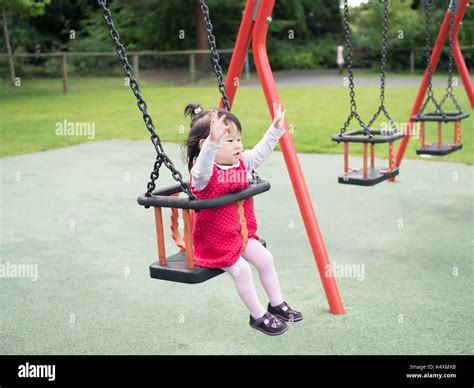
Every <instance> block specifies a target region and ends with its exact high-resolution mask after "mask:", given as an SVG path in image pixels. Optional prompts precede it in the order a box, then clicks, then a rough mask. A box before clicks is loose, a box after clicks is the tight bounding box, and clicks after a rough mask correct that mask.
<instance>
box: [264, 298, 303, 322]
mask: <svg viewBox="0 0 474 388" xmlns="http://www.w3.org/2000/svg"><path fill="white" fill-rule="evenodd" d="M268 312H269V313H271V314H273V315H274V316H276V317H277V318H279V319H281V320H282V321H286V322H299V321H302V320H303V314H301V313H300V312H299V311H296V310H293V309H292V308H291V307H290V306H288V304H287V303H286V302H283V303H282V304H279V305H278V306H272V305H271V304H270V303H269V304H268Z"/></svg>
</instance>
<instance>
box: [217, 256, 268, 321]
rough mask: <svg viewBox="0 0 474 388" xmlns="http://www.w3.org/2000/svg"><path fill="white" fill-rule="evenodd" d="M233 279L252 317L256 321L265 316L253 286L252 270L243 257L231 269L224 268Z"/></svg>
mask: <svg viewBox="0 0 474 388" xmlns="http://www.w3.org/2000/svg"><path fill="white" fill-rule="evenodd" d="M223 270H224V271H226V272H227V273H228V274H229V275H230V276H232V279H234V283H235V288H236V289H237V293H238V294H239V296H240V299H242V302H244V304H245V306H247V309H248V310H249V312H250V315H252V317H253V318H254V319H258V318H260V317H262V316H263V314H265V312H266V310H265V309H264V308H263V306H262V304H261V303H260V301H259V300H258V297H257V292H256V291H255V286H254V284H253V278H252V270H251V269H250V265H249V263H247V262H246V261H245V260H244V259H243V258H242V257H240V258H239V260H237V261H236V262H235V264H233V265H231V266H230V267H226V268H223Z"/></svg>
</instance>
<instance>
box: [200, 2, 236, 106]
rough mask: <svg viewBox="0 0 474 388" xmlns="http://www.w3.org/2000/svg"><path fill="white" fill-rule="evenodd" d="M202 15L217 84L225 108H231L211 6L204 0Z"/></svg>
mask: <svg viewBox="0 0 474 388" xmlns="http://www.w3.org/2000/svg"><path fill="white" fill-rule="evenodd" d="M200 4H201V11H202V16H203V17H204V24H205V27H206V31H207V40H208V41H209V48H210V50H211V58H212V63H213V65H214V72H215V74H216V79H217V85H218V87H219V91H220V93H221V96H222V104H223V105H224V108H225V110H230V103H229V98H228V97H227V90H226V87H225V83H224V76H223V74H222V68H221V65H220V64H219V62H220V58H219V53H218V51H217V45H216V37H215V36H214V35H213V33H212V30H213V26H212V23H211V17H210V15H209V7H208V6H207V4H206V2H205V1H204V0H200Z"/></svg>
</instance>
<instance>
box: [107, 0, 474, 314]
mask: <svg viewBox="0 0 474 388" xmlns="http://www.w3.org/2000/svg"><path fill="white" fill-rule="evenodd" d="M424 1H426V2H427V3H429V6H428V7H427V6H426V3H425V17H426V19H425V20H426V27H427V28H428V27H429V13H427V12H426V11H427V9H429V8H430V7H431V0H424ZM381 2H382V3H383V7H384V8H383V24H382V25H383V27H382V49H381V83H380V96H379V99H380V104H379V107H378V109H377V111H376V112H375V114H374V115H373V116H372V118H371V119H370V120H369V121H368V123H367V124H366V123H365V122H364V121H363V120H362V118H361V117H360V115H359V114H358V113H357V106H356V99H355V86H354V75H353V66H352V43H351V36H350V30H349V7H348V4H347V0H344V30H345V38H346V47H347V53H348V72H349V90H350V92H349V95H350V102H351V112H350V115H349V117H348V118H347V120H346V122H345V123H344V125H343V127H342V128H341V130H340V133H339V134H338V135H334V136H333V137H332V140H333V141H336V142H337V143H340V142H342V143H344V175H343V176H341V177H339V182H340V183H347V184H355V185H362V186H373V185H375V184H377V183H379V182H382V181H384V180H392V181H393V180H394V179H395V176H396V175H398V173H399V170H398V169H399V166H400V164H401V161H402V159H403V154H404V152H405V149H406V146H407V143H408V141H409V138H410V133H411V132H410V131H407V132H406V133H401V132H400V131H399V129H398V128H397V127H396V125H395V123H394V122H393V120H392V119H391V117H390V114H389V112H388V110H387V109H386V107H385V105H384V100H385V69H386V63H387V42H388V39H387V33H388V0H381ZM98 3H99V5H100V7H101V9H102V14H103V18H104V20H105V22H106V24H107V26H108V28H109V32H110V36H111V38H112V40H113V42H114V43H115V48H116V51H117V54H118V55H119V57H120V59H121V61H122V65H123V69H124V72H125V75H126V76H127V77H128V78H129V80H130V87H131V89H132V91H133V94H134V95H135V97H136V99H137V106H138V108H139V110H140V111H141V113H142V115H143V120H144V122H145V126H146V128H147V130H148V131H149V133H150V139H151V142H152V144H153V146H154V147H155V150H156V158H155V162H154V164H153V170H152V172H151V173H150V180H149V182H148V184H147V190H146V193H145V194H143V195H140V196H139V197H138V203H139V204H140V205H142V206H144V207H145V208H149V207H153V208H154V215H155V225H156V237H157V243H158V261H157V262H155V263H153V264H151V265H150V275H151V277H152V278H155V279H160V280H168V281H173V282H179V283H188V284H196V283H201V282H204V281H206V280H209V279H211V278H213V277H215V276H218V275H220V274H221V273H223V271H222V270H221V269H211V268H203V267H199V266H196V265H195V264H194V259H193V241H192V228H193V220H194V212H198V211H200V210H205V209H211V208H217V207H221V206H228V205H231V204H235V205H236V209H237V211H238V213H239V215H241V210H242V201H243V200H244V199H247V198H250V199H251V200H253V197H254V196H256V195H259V194H262V193H264V192H266V191H268V190H270V183H269V182H267V181H265V180H262V179H261V178H260V177H259V176H258V174H257V173H256V172H255V171H252V179H251V180H250V182H249V185H248V187H247V188H246V189H244V190H241V191H238V192H233V193H230V194H227V195H224V196H221V197H217V198H212V199H207V200H197V199H196V198H195V196H194V195H193V194H192V192H191V189H190V186H189V182H187V181H184V179H183V175H182V174H181V173H180V172H179V171H178V170H177V169H176V167H175V166H174V164H173V162H172V160H171V159H170V158H169V157H168V156H167V155H166V153H165V151H164V149H163V145H162V143H161V139H160V137H159V135H158V134H157V133H156V131H155V125H154V123H153V120H152V118H151V117H150V115H149V114H148V111H147V104H146V102H145V101H144V99H143V97H142V95H141V90H140V86H139V84H138V82H137V80H136V79H135V78H134V76H133V71H132V67H131V66H130V64H129V61H128V56H127V53H126V51H125V48H124V46H123V44H122V43H121V41H120V35H119V33H118V31H117V29H116V28H115V25H114V22H113V19H112V15H111V12H110V10H109V9H108V7H107V1H106V0H98ZM467 4H468V0H453V1H452V2H451V3H450V7H449V9H448V12H447V14H446V16H445V19H444V22H443V26H442V28H441V31H440V34H439V36H438V39H437V41H436V45H435V47H434V50H433V52H432V54H431V58H430V60H429V65H428V68H427V70H426V72H425V76H424V79H423V82H422V85H421V87H420V90H419V92H418V97H417V99H416V102H415V105H414V107H413V109H412V113H411V115H410V122H409V126H410V127H411V124H412V122H415V121H420V122H423V123H424V122H425V121H437V122H438V125H440V123H442V122H447V121H454V122H455V128H456V129H455V139H454V146H453V145H450V144H446V145H445V144H444V143H441V146H440V145H439V144H440V140H439V138H438V145H437V146H438V152H439V153H438V155H442V154H444V153H440V151H442V152H445V151H449V152H453V151H455V150H457V149H460V146H459V145H460V141H461V135H460V124H459V122H460V120H462V119H463V118H465V117H467V116H468V114H466V113H462V112H461V110H460V108H459V105H458V104H457V103H456V107H457V108H458V110H459V112H455V113H454V114H453V113H452V112H443V111H442V110H441V109H439V108H440V106H441V105H442V104H436V107H437V110H436V111H435V112H434V113H430V114H424V113H423V110H424V108H425V107H426V105H427V103H425V104H424V105H423V107H422V106H421V104H422V100H423V99H424V96H425V93H426V91H427V89H428V85H429V95H428V99H430V96H431V99H432V100H434V97H432V88H431V77H432V74H434V71H435V69H436V65H437V62H438V60H439V56H440V53H441V50H442V46H443V45H444V42H445V40H446V36H447V33H448V29H449V31H450V65H449V79H448V82H449V84H448V85H451V81H452V58H453V57H454V60H455V61H456V64H457V67H458V69H459V71H460V73H461V76H462V79H463V83H464V87H465V89H466V91H467V93H468V95H469V99H470V101H471V105H474V98H473V95H472V84H471V81H470V78H469V73H468V71H467V68H466V65H465V63H464V60H463V58H462V54H461V50H460V48H459V43H458V41H457V34H458V30H459V24H460V22H461V20H462V18H463V16H464V12H465V10H466V6H467ZM274 5H275V0H247V3H246V6H245V10H244V13H243V17H242V22H241V24H240V29H239V32H238V35H237V40H236V44H235V47H234V51H233V54H232V58H231V61H230V65H229V68H228V71H227V77H226V79H225V82H224V76H223V72H222V69H221V66H220V64H219V62H220V58H219V53H218V51H217V44H216V39H215V36H214V35H213V33H212V32H213V26H212V22H211V18H210V14H209V8H208V6H207V4H206V2H205V0H200V6H201V11H202V15H203V18H204V22H205V27H206V31H207V35H208V42H209V48H210V51H211V58H212V62H213V67H214V72H215V75H216V80H217V85H218V89H219V92H220V94H221V98H220V107H221V108H224V109H226V110H230V109H231V107H232V103H233V100H234V97H235V94H236V92H237V88H238V82H235V80H239V79H240V76H241V73H242V69H243V65H244V60H245V56H246V53H247V51H248V48H249V45H250V41H252V54H253V58H254V61H255V66H256V69H257V73H258V76H259V79H260V83H261V85H262V89H263V92H264V95H265V100H266V103H267V106H268V108H269V112H270V116H271V117H272V118H273V109H272V107H273V103H274V102H275V103H277V104H278V103H280V98H279V95H278V91H277V88H276V84H275V81H274V78H273V73H272V70H271V68H270V64H269V61H268V57H267V49H266V35H267V32H268V26H269V24H270V23H271V22H272V17H271V14H272V10H273V7H274ZM449 18H450V21H449ZM448 25H449V27H448ZM427 36H429V31H428V32H427ZM428 44H429V41H428V40H427V52H429V46H428ZM448 97H450V98H451V99H453V101H455V99H454V96H453V94H452V88H451V87H448V89H447V96H445V98H443V100H442V102H444V100H446V99H447V98H448ZM427 101H428V100H427ZM380 113H382V114H383V115H384V116H385V117H386V119H387V120H388V122H389V123H390V126H391V128H390V129H389V130H381V129H373V128H371V125H372V124H373V123H374V121H375V120H376V118H377V117H378V116H379V115H380ZM354 117H355V118H356V119H357V121H358V122H359V124H360V126H361V128H358V129H356V130H353V131H350V132H347V131H346V130H347V128H348V126H349V124H350V121H351V120H352V118H354ZM423 125H424V124H423ZM423 133H424V130H423ZM438 133H439V136H440V130H439V129H438ZM456 136H457V137H456ZM423 138H424V137H423ZM400 139H401V145H400V147H399V148H398V152H397V154H395V152H394V142H395V141H398V140H400ZM349 143H362V145H363V155H364V158H363V168H362V171H361V169H355V168H352V167H350V166H349ZM382 143H385V144H387V143H388V146H389V152H388V155H389V165H388V167H385V168H380V167H375V165H374V154H375V151H374V147H375V145H376V144H382ZM368 145H370V166H369V165H368V160H367V159H368ZM280 146H281V150H282V154H283V157H284V160H285V164H286V166H287V169H288V173H289V177H290V180H291V183H292V186H293V190H294V192H295V195H296V199H297V202H298V206H299V209H300V212H301V215H302V218H303V222H304V225H305V228H306V232H307V235H308V240H309V242H310V245H311V249H312V251H313V255H314V259H315V263H316V266H317V268H318V271H319V274H320V278H321V281H322V284H323V287H324V291H325V293H326V298H327V300H328V304H329V309H330V312H331V313H333V314H344V312H345V311H344V306H343V304H342V300H341V297H340V295H339V291H338V288H337V284H336V281H335V278H334V276H333V275H332V272H331V265H330V262H329V258H328V254H327V251H326V247H325V244H324V240H323V238H322V235H321V231H320V229H319V225H318V221H317V218H316V215H315V212H314V208H313V205H312V201H311V197H310V195H309V192H308V188H307V185H306V181H305V178H304V175H303V172H302V169H301V165H300V163H299V160H298V156H297V154H296V151H295V147H294V144H293V140H292V138H291V135H290V133H289V131H288V123H287V122H286V120H285V134H284V135H283V136H282V137H281V139H280ZM427 146H428V145H427V144H425V143H422V151H424V152H428V150H425V149H426V148H427ZM456 146H457V148H456ZM446 147H451V148H450V149H449V150H446ZM449 152H446V153H449ZM163 164H164V165H165V167H166V168H167V169H169V170H170V171H171V174H172V177H173V179H174V180H175V181H176V182H177V184H175V185H173V186H170V187H166V188H162V189H156V183H155V182H156V181H157V179H158V178H159V174H160V168H161V166H162V165H163ZM181 193H183V194H185V195H186V196H187V198H184V197H180V196H179V195H180V194H181ZM163 208H169V209H171V235H172V238H173V240H174V241H175V243H176V245H177V247H178V248H179V252H178V253H177V254H174V255H171V256H167V255H166V250H165V238H164V227H163ZM179 209H181V213H182V217H183V222H184V235H183V236H181V234H180V232H179V227H178V218H179ZM240 219H241V235H242V237H243V238H244V236H245V233H246V224H245V217H243V219H242V217H240ZM262 244H264V245H266V243H265V242H264V241H263V240H262Z"/></svg>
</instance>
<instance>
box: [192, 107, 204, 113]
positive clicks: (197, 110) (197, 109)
mask: <svg viewBox="0 0 474 388" xmlns="http://www.w3.org/2000/svg"><path fill="white" fill-rule="evenodd" d="M201 112H202V109H201V107H200V106H198V107H197V108H194V114H195V115H197V114H199V113H201Z"/></svg>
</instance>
